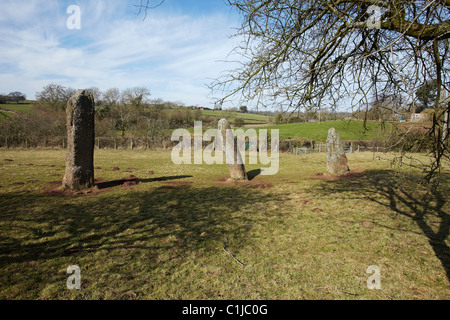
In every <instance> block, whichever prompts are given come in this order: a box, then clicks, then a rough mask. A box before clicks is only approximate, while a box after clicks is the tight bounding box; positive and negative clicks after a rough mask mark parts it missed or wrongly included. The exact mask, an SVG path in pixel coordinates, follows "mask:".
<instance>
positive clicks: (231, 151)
mask: <svg viewBox="0 0 450 320" xmlns="http://www.w3.org/2000/svg"><path fill="white" fill-rule="evenodd" d="M218 129H219V132H220V133H221V135H222V149H223V150H224V151H225V159H226V163H227V164H228V169H229V170H230V177H231V179H232V180H248V176H247V172H246V171H245V166H244V162H243V161H242V157H241V153H240V151H239V148H238V143H237V138H236V137H234V135H233V132H232V131H231V127H230V124H229V123H228V121H227V120H226V119H220V120H219V128H218Z"/></svg>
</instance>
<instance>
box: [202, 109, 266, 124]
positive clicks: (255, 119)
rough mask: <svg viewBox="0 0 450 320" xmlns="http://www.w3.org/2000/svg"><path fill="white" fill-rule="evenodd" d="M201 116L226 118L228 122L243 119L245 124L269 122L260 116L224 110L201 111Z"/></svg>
mask: <svg viewBox="0 0 450 320" xmlns="http://www.w3.org/2000/svg"><path fill="white" fill-rule="evenodd" d="M202 114H203V115H207V116H211V117H216V118H226V119H228V120H229V121H232V120H233V119H236V118H240V119H244V120H245V122H246V123H268V122H269V120H270V117H268V116H264V115H260V114H251V113H241V112H230V111H224V110H203V111H202Z"/></svg>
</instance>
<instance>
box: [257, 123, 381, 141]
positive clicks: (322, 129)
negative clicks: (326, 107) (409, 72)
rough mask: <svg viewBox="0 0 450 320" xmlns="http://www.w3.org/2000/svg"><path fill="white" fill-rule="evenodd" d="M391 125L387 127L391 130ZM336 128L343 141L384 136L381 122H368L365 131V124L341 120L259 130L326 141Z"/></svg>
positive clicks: (275, 126)
mask: <svg viewBox="0 0 450 320" xmlns="http://www.w3.org/2000/svg"><path fill="white" fill-rule="evenodd" d="M389 126H390V125H389V124H388V125H386V127H387V129H389ZM332 127H334V128H335V129H336V130H337V132H338V133H339V135H340V136H341V138H342V139H343V140H376V139H379V138H381V137H382V136H383V130H382V128H381V123H380V122H379V121H368V122H367V123H366V127H367V129H368V131H366V130H364V122H363V121H356V120H352V121H349V120H339V121H326V122H323V121H322V122H320V123H318V122H314V123H291V124H282V125H273V126H264V127H258V128H257V129H278V130H280V139H288V138H289V137H290V138H292V139H314V140H318V141H325V140H326V139H327V134H328V130H329V129H330V128H332Z"/></svg>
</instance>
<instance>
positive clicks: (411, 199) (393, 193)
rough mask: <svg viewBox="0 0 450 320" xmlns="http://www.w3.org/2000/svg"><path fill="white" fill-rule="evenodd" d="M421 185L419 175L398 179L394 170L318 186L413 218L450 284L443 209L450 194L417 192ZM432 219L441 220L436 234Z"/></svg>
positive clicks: (449, 226)
mask: <svg viewBox="0 0 450 320" xmlns="http://www.w3.org/2000/svg"><path fill="white" fill-rule="evenodd" d="M420 181H421V176H420V175H419V174H413V173H409V174H404V173H403V174H402V175H401V176H397V177H396V176H395V173H394V172H393V171H392V170H368V171H365V172H364V174H363V175H360V176H353V177H351V178H343V179H337V180H330V181H326V182H323V183H321V184H320V185H319V186H318V191H319V192H320V193H321V194H323V195H333V194H338V193H342V192H349V191H351V192H355V193H357V194H359V195H360V197H361V198H362V199H369V200H371V201H373V202H375V203H377V204H379V205H382V206H384V207H386V208H389V209H391V210H392V211H394V212H395V213H397V214H400V215H402V216H405V217H408V218H410V219H411V220H412V221H414V222H415V223H416V224H417V226H418V227H419V228H420V230H421V231H422V233H423V234H424V235H425V236H426V237H427V238H428V242H429V244H430V246H431V247H432V249H433V251H434V254H435V255H436V257H437V258H438V259H439V260H440V262H441V264H442V266H443V268H444V269H445V272H446V275H447V279H448V280H449V281H450V248H449V246H448V245H447V244H446V242H445V241H446V239H447V238H448V236H449V232H450V214H449V213H448V212H446V211H445V210H446V209H448V207H447V208H446V207H444V206H445V204H446V195H448V194H449V190H447V188H446V187H442V188H441V189H438V190H435V191H433V192H431V191H424V190H422V191H421V192H418V191H417V190H414V186H417V185H418V184H419V183H420ZM442 185H444V184H442ZM430 215H432V216H435V217H437V218H438V219H439V220H440V221H439V227H438V228H437V231H434V230H433V228H432V226H431V223H430V222H427V217H428V216H430Z"/></svg>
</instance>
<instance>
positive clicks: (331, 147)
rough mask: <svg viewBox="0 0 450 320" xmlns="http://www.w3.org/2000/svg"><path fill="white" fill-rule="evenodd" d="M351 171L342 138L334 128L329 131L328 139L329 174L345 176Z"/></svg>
mask: <svg viewBox="0 0 450 320" xmlns="http://www.w3.org/2000/svg"><path fill="white" fill-rule="evenodd" d="M348 171H350V169H349V168H348V165H347V156H346V155H345V152H344V145H343V143H342V141H341V137H340V136H339V134H338V133H337V132H336V130H335V129H334V128H330V130H328V137H327V173H329V174H333V175H343V174H345V173H347V172H348Z"/></svg>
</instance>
